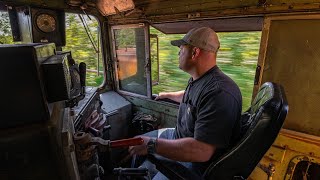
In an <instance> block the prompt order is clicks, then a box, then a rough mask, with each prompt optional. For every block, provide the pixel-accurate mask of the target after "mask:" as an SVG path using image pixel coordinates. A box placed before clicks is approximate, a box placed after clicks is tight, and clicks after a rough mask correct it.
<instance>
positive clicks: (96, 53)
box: [63, 13, 104, 87]
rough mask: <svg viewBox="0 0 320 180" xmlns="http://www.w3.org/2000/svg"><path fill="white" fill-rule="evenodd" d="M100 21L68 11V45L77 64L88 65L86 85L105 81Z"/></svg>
mask: <svg viewBox="0 0 320 180" xmlns="http://www.w3.org/2000/svg"><path fill="white" fill-rule="evenodd" d="M100 37H101V36H100V26H99V22H98V21H97V19H96V18H95V17H94V16H91V15H83V14H74V13H66V46H65V47H63V51H71V52H72V57H73V59H74V60H75V61H76V63H77V64H79V63H80V62H85V63H86V65H87V73H86V74H87V75H86V85H87V86H93V87H97V86H100V85H101V84H102V82H103V77H104V76H103V64H102V55H101V45H100V43H101V40H100Z"/></svg>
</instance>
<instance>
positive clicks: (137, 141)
mask: <svg viewBox="0 0 320 180" xmlns="http://www.w3.org/2000/svg"><path fill="white" fill-rule="evenodd" d="M143 142H144V141H143V139H142V138H141V137H137V138H129V139H121V140H116V141H110V147H111V148H116V147H128V146H137V145H141V144H143Z"/></svg>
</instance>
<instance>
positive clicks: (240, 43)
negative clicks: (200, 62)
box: [150, 28, 261, 111]
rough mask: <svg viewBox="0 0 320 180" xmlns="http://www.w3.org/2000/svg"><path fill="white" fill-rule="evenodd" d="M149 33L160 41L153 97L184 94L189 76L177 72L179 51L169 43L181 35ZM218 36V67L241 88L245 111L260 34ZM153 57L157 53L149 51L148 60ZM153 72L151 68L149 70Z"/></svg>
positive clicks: (241, 33) (251, 84)
mask: <svg viewBox="0 0 320 180" xmlns="http://www.w3.org/2000/svg"><path fill="white" fill-rule="evenodd" d="M150 33H151V34H155V35H157V37H158V39H159V52H158V53H159V73H157V72H155V71H153V72H152V75H153V76H156V75H157V74H158V75H159V80H158V83H153V87H152V93H153V94H158V93H160V92H171V91H180V90H184V89H185V87H186V85H187V82H188V79H189V78H190V75H189V74H187V73H185V72H183V71H182V70H180V69H179V55H178V52H179V48H177V47H173V46H172V45H171V44H170V41H171V40H175V39H181V38H182V37H183V36H184V34H170V35H168V34H163V33H162V32H160V31H158V30H156V29H155V28H150ZM218 36H219V39H220V50H219V51H218V54H217V65H218V66H219V68H220V69H221V70H222V71H223V72H224V73H226V74H227V75H228V76H229V77H231V78H232V79H233V80H234V81H235V82H236V83H237V84H238V86H239V87H240V90H241V93H242V98H243V105H242V107H243V108H242V110H243V111H246V110H247V109H248V108H249V107H250V104H251V98H252V91H253V84H254V76H255V69H256V65H257V61H258V55H259V47H260V38H261V32H228V33H218ZM151 46H152V44H151ZM154 53H157V52H156V51H151V57H155V56H156V54H154ZM155 65H156V64H155ZM156 69H157V68H155V67H152V70H156ZM154 74H155V75H154Z"/></svg>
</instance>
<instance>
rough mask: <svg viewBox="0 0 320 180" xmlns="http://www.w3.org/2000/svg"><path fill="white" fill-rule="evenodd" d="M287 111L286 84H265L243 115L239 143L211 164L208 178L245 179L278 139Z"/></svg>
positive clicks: (206, 176) (207, 173)
mask: <svg viewBox="0 0 320 180" xmlns="http://www.w3.org/2000/svg"><path fill="white" fill-rule="evenodd" d="M287 113H288V103H287V100H286V97H285V92H284V90H283V87H282V86H280V85H278V84H276V83H271V82H266V83H264V84H263V85H262V86H261V88H260V89H259V91H258V94H257V95H256V97H255V99H254V100H253V102H252V105H251V107H250V109H249V110H248V111H247V112H246V113H244V114H243V115H242V121H243V122H244V124H243V128H244V129H243V133H242V137H241V138H240V140H239V142H238V143H237V144H236V145H235V146H233V147H231V149H230V150H228V151H227V152H226V153H225V154H224V155H223V156H221V157H220V158H218V159H217V160H216V161H214V162H213V163H211V164H210V166H209V167H208V168H207V170H206V172H205V173H204V178H205V179H223V180H228V179H234V177H242V178H244V179H246V178H247V177H248V176H249V175H250V174H251V172H252V171H253V169H254V168H255V167H256V165H257V164H258V163H259V161H260V160H261V158H262V157H263V155H264V154H265V153H266V152H267V151H268V149H269V148H270V146H271V145H272V143H273V142H274V141H275V139H276V137H277V135H278V133H279V131H280V129H281V127H282V125H283V122H284V120H285V118H286V115H287Z"/></svg>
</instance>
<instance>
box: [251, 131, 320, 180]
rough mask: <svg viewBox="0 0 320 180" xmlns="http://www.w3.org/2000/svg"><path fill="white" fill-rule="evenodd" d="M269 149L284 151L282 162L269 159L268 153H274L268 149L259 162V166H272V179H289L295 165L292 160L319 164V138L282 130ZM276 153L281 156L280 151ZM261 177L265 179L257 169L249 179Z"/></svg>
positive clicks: (261, 171)
mask: <svg viewBox="0 0 320 180" xmlns="http://www.w3.org/2000/svg"><path fill="white" fill-rule="evenodd" d="M271 148H278V149H279V150H284V151H285V153H284V157H283V160H282V161H279V159H275V158H270V153H275V152H274V150H272V149H269V151H268V152H267V153H266V154H265V156H264V158H263V159H262V160H261V161H260V162H259V164H261V165H263V166H264V167H268V165H269V164H270V163H272V164H273V165H274V167H275V172H274V175H273V179H290V178H289V177H291V175H292V172H293V170H294V167H295V165H296V163H294V162H295V161H292V160H294V159H297V158H298V159H300V160H301V159H305V160H307V159H308V160H309V161H311V162H315V163H318V164H319V162H320V138H319V137H317V136H312V135H308V134H305V133H299V132H296V131H292V130H288V129H282V130H281V131H280V134H279V135H278V137H277V139H276V141H275V142H274V143H273V145H272V147H271ZM276 153H279V154H278V155H282V152H281V151H278V152H276ZM278 155H274V156H278ZM278 157H280V156H278ZM298 159H297V160H298ZM262 177H266V173H265V172H264V171H263V170H261V169H260V168H259V167H257V168H255V170H254V171H253V172H252V173H251V175H250V178H249V179H262Z"/></svg>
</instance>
